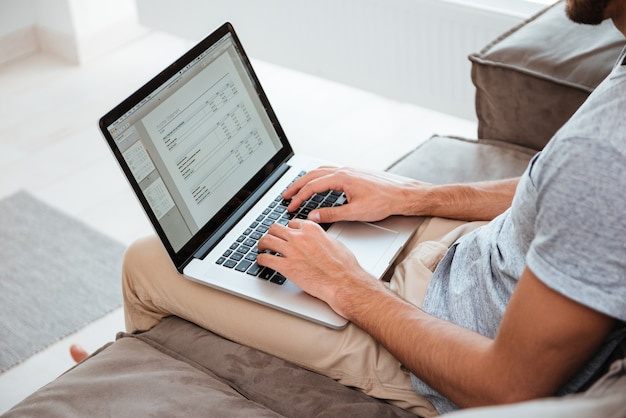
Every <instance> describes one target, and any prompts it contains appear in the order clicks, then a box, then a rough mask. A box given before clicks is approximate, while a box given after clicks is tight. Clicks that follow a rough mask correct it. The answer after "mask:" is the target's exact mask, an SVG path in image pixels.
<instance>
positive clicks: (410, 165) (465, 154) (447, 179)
mask: <svg viewBox="0 0 626 418" xmlns="http://www.w3.org/2000/svg"><path fill="white" fill-rule="evenodd" d="M536 153H537V151H536V150H534V149H530V148H525V147H522V146H519V145H514V144H510V143H507V142H502V141H494V140H488V139H480V140H471V139H464V138H458V137H445V136H433V137H431V138H430V139H429V140H427V141H426V142H424V143H423V144H421V145H420V146H418V147H417V148H416V149H415V150H413V151H411V152H410V153H408V154H406V155H405V156H404V157H402V158H400V159H399V160H398V161H396V162H395V163H393V164H392V165H391V166H390V167H389V168H388V169H387V170H388V171H389V172H392V173H395V174H399V175H402V176H405V177H410V178H414V179H416V180H420V181H424V182H427V183H433V184H446V183H469V182H474V181H483V180H497V179H503V178H510V177H517V176H520V175H521V174H522V173H523V172H524V170H525V169H526V166H527V165H528V162H529V161H530V159H531V158H532V157H533V156H534V155H535V154H536Z"/></svg>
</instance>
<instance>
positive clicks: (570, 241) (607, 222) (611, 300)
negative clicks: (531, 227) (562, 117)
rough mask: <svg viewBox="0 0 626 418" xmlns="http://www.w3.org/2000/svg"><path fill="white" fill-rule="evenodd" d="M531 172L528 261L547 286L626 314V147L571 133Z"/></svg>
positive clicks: (619, 316)
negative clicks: (533, 210)
mask: <svg viewBox="0 0 626 418" xmlns="http://www.w3.org/2000/svg"><path fill="white" fill-rule="evenodd" d="M567 142H569V144H567V145H570V146H562V147H560V149H559V152H558V153H550V152H545V151H544V153H543V155H542V156H541V158H538V159H537V160H536V161H535V163H534V165H533V167H532V169H531V170H530V172H529V175H530V177H531V182H532V183H533V185H534V187H535V189H536V192H537V217H536V220H535V238H534V240H533V241H532V243H531V245H530V248H529V252H528V257H527V263H528V267H529V268H530V270H531V271H532V272H533V273H534V274H535V275H536V276H537V277H538V278H539V279H540V280H541V281H542V282H544V283H545V284H546V285H548V286H549V287H550V288H552V289H554V290H556V291H558V292H560V293H561V294H563V295H565V296H567V297H569V298H571V299H573V300H576V301H578V302H579V303H582V304H584V305H586V306H589V307H591V308H593V309H595V310H597V311H600V312H603V313H605V314H607V315H610V316H613V317H615V318H617V319H621V320H623V321H626V303H625V302H626V218H625V216H626V210H625V209H626V165H625V161H626V158H625V155H624V150H620V149H617V148H615V147H613V146H611V145H610V142H609V141H607V142H606V143H601V142H599V141H596V140H589V139H577V138H574V139H568V140H567Z"/></svg>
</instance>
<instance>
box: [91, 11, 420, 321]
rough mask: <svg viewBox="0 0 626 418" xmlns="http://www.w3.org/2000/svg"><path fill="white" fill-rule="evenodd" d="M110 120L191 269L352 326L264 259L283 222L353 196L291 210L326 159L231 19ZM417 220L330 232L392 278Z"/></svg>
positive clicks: (108, 130)
mask: <svg viewBox="0 0 626 418" xmlns="http://www.w3.org/2000/svg"><path fill="white" fill-rule="evenodd" d="M99 126H100V130H101V132H102V134H103V136H104V137H105V139H106V141H107V143H108V144H109V146H110V148H111V150H112V151H113V155H114V156H115V158H116V159H117V161H118V162H119V164H120V166H121V168H122V171H123V172H124V174H125V175H126V177H127V179H128V181H129V183H130V185H131V186H132V189H133V190H134V192H135V194H136V195H137V198H138V200H139V202H140V203H141V205H142V206H143V208H144V210H145V212H146V214H147V216H148V218H149V220H150V222H151V223H152V226H153V227H154V229H155V231H156V233H157V234H158V236H159V237H160V239H161V241H162V243H163V246H164V247H165V249H166V250H167V253H168V254H169V256H170V258H171V260H172V262H173V264H174V266H175V267H176V269H177V270H178V271H179V272H180V273H182V274H183V275H184V276H185V277H186V278H188V279H190V280H194V281H196V282H199V283H203V284H205V285H207V286H211V287H214V288H217V289H220V290H222V291H225V292H229V293H232V294H235V295H238V296H240V297H243V298H247V299H249V300H253V301H255V302H258V303H261V304H264V305H267V306H271V307H273V308H275V309H279V310H282V311H285V312H288V313H291V314H293V315H296V316H299V317H302V318H306V319H308V320H311V321H314V322H317V323H320V324H323V325H326V326H328V327H331V328H342V327H344V326H345V325H346V324H347V320H346V319H344V318H342V317H341V316H339V315H337V314H336V313H335V312H334V311H333V310H332V309H331V308H330V307H329V306H328V305H327V304H326V303H324V302H322V301H320V300H319V299H317V298H314V297H312V296H310V295H308V294H306V293H305V292H303V291H302V290H300V289H299V288H298V287H297V286H296V285H295V284H294V283H292V282H291V281H289V280H288V279H286V278H285V277H283V276H282V275H280V273H278V272H275V271H272V270H269V269H266V268H263V267H262V266H259V265H258V264H257V263H256V261H255V258H256V251H257V248H256V242H257V241H258V239H259V238H260V237H261V236H262V235H263V234H264V233H265V232H266V231H267V229H268V228H269V226H270V225H271V224H272V223H273V222H279V223H282V224H283V225H285V224H287V223H288V222H289V220H290V219H291V218H293V217H299V218H306V215H307V213H308V211H310V210H312V209H313V208H315V207H318V206H331V205H337V204H342V203H344V202H345V196H344V195H343V194H342V193H340V192H338V191H328V192H327V193H322V194H320V195H316V196H314V197H313V198H312V199H310V200H309V201H308V202H306V204H304V205H303V206H301V208H300V210H299V211H297V213H288V212H287V211H286V209H285V208H286V204H287V202H284V201H283V199H282V197H281V196H280V195H281V193H282V192H283V191H284V190H285V188H286V187H287V186H288V185H289V184H290V183H291V182H292V181H294V179H296V178H297V177H298V176H301V175H302V174H303V173H305V172H306V171H308V170H311V169H314V168H316V167H318V166H320V165H321V164H323V163H326V162H324V161H318V160H315V159H311V158H307V157H303V156H300V155H294V152H293V149H292V147H291V145H290V144H289V141H288V140H287V137H286V136H285V133H284V132H283V129H282V128H281V126H280V124H279V122H278V119H277V117H276V115H275V113H274V111H273V110H272V107H271V106H270V103H269V101H268V98H267V97H266V95H265V93H264V91H263V88H262V87H261V84H260V83H259V80H258V78H257V76H256V75H255V73H254V70H253V69H252V66H251V64H250V60H249V59H248V57H247V55H246V53H245V52H244V49H243V47H242V45H241V42H240V40H239V39H238V37H237V35H236V33H235V31H234V29H233V27H232V25H231V24H230V23H225V24H224V25H222V26H221V27H220V28H218V29H217V30H216V31H215V32H213V33H212V34H211V35H209V36H208V37H206V38H205V39H204V40H202V41H201V42H200V43H198V44H197V45H196V46H195V47H193V48H192V49H191V50H190V51H189V52H187V53H186V54H184V55H183V56H182V57H180V58H179V59H178V60H176V61H175V62H174V63H173V64H171V65H170V66H169V67H167V68H166V69H165V70H163V71H162V72H161V73H159V74H158V75H156V76H155V77H154V78H153V79H152V80H150V81H148V82H147V83H146V84H145V85H144V86H143V87H141V88H140V89H139V90H137V91H136V92H135V93H133V94H132V95H131V96H130V97H128V98H127V99H126V100H124V101H123V102H122V103H120V104H119V105H117V106H116V107H115V108H114V109H112V110H111V111H110V112H108V113H107V114H106V115H104V116H103V117H102V118H101V119H100V121H99ZM419 222H420V221H419V218H409V217H390V218H388V219H386V220H384V221H381V222H377V223H361V222H337V223H335V224H332V225H327V226H326V227H327V233H328V234H330V235H332V236H333V237H336V238H337V239H339V240H340V241H342V242H343V243H344V244H345V245H347V246H348V248H350V250H352V252H354V254H355V256H356V258H357V260H358V261H359V263H360V264H361V266H362V267H363V268H364V269H365V270H367V271H368V272H370V273H371V274H373V275H374V276H376V277H379V278H382V277H383V276H384V274H385V272H387V271H388V269H389V267H390V265H391V263H392V262H393V260H394V259H395V257H396V256H397V255H398V253H399V252H400V251H401V249H402V248H403V246H404V245H405V243H406V242H407V240H408V239H410V237H411V236H412V235H413V233H414V232H415V230H416V228H417V226H418V225H419Z"/></svg>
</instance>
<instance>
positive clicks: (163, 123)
mask: <svg viewBox="0 0 626 418" xmlns="http://www.w3.org/2000/svg"><path fill="white" fill-rule="evenodd" d="M100 124H101V129H103V133H104V134H105V137H107V139H108V140H109V143H110V145H111V147H112V148H113V151H114V153H115V154H116V156H117V158H118V160H120V163H121V164H122V168H123V169H124V171H126V174H127V176H128V177H129V181H130V182H131V185H133V187H134V188H135V190H136V192H137V193H138V196H139V197H140V200H141V201H142V203H143V205H144V207H145V208H146V211H147V212H148V215H149V216H150V217H151V220H152V221H153V224H155V222H156V224H155V227H156V228H157V232H158V233H159V234H161V235H164V237H165V238H166V243H169V245H170V246H171V248H168V250H169V251H170V253H179V252H180V251H181V250H183V249H184V247H185V246H186V245H187V244H189V243H190V242H191V241H192V237H194V236H195V235H196V234H197V233H198V232H199V231H201V230H202V229H203V228H211V229H213V230H215V229H217V228H218V227H219V226H220V225H221V224H222V223H223V222H224V221H225V219H226V218H227V217H228V216H229V215H230V213H232V212H233V211H234V209H235V208H236V207H237V206H239V205H240V204H241V202H242V201H243V200H245V199H246V198H247V197H248V196H249V195H250V194H251V193H252V192H253V191H254V190H255V189H256V188H257V187H258V186H259V185H260V183H261V182H262V181H263V179H265V178H266V177H267V175H268V173H270V172H271V171H273V170H274V169H275V168H276V167H277V165H278V164H279V163H280V162H281V161H283V160H285V159H286V158H288V156H290V155H291V148H290V147H289V144H288V143H287V141H286V139H285V137H284V133H283V131H282V129H281V128H280V126H279V124H278V122H277V120H276V117H275V115H274V113H273V112H272V110H271V107H270V105H269V103H268V101H267V98H266V97H265V94H264V93H263V91H262V89H261V87H260V85H259V82H258V79H257V78H256V76H255V75H254V72H253V70H252V68H251V66H250V64H249V61H248V59H247V57H246V56H245V53H244V52H243V49H242V47H241V44H240V43H239V41H238V39H237V37H236V35H235V34H234V32H233V30H232V27H231V26H230V25H228V24H226V25H224V26H222V28H220V29H218V30H217V31H216V32H215V33H213V34H212V35H210V36H209V37H207V38H206V39H205V40H203V41H202V42H200V44H198V45H197V46H196V47H194V48H193V49H192V50H191V51H190V52H189V53H187V54H186V55H184V56H183V57H182V58H181V59H179V60H177V61H176V63H174V64H173V65H172V66H170V67H168V68H167V69H166V70H165V71H163V72H162V73H161V74H159V75H158V76H157V77H155V78H154V79H153V80H151V81H150V82H148V83H147V84H146V85H145V86H144V87H142V88H141V89H140V90H139V91H138V92H136V93H135V94H133V95H132V96H131V97H130V98H129V99H127V100H126V101H125V102H124V103H122V104H121V105H119V106H118V107H117V108H116V109H114V110H113V111H111V112H109V114H108V115H106V116H105V117H103V118H102V120H101V122H100ZM162 238H163V237H162ZM196 244H197V243H196ZM166 246H167V245H166ZM188 255H189V254H186V255H185V257H187V256H188Z"/></svg>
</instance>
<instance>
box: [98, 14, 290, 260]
mask: <svg viewBox="0 0 626 418" xmlns="http://www.w3.org/2000/svg"><path fill="white" fill-rule="evenodd" d="M229 34H230V35H231V37H232V40H233V42H234V45H235V48H236V49H237V52H238V55H239V57H240V58H241V63H242V64H243V66H244V68H245V70H246V72H247V75H248V76H249V79H250V82H251V83H252V85H253V87H254V91H255V92H256V94H257V97H258V99H259V100H260V102H261V104H262V106H263V108H264V110H265V111H266V114H267V117H268V118H269V120H270V122H271V125H272V127H273V129H274V130H275V133H276V135H277V137H278V139H279V140H280V143H281V145H282V147H281V149H280V150H279V151H278V152H277V153H276V154H275V155H274V156H273V157H272V158H271V159H270V160H269V161H268V162H267V163H266V164H265V165H264V166H263V167H262V168H261V169H260V170H259V171H258V172H257V173H256V174H255V175H254V176H253V177H252V179H251V180H250V181H249V182H247V183H246V184H245V185H244V186H243V187H242V188H241V189H240V190H239V192H238V193H237V194H236V195H235V196H234V197H233V198H232V199H230V200H229V201H228V202H227V203H226V205H225V206H224V207H223V208H222V209H221V210H219V211H218V212H217V213H216V215H214V216H213V217H212V218H211V219H210V220H209V221H208V222H207V223H206V224H205V225H204V226H202V227H201V228H200V229H199V231H197V232H196V233H195V234H193V236H192V237H191V238H190V239H189V240H188V241H187V242H186V243H185V244H184V245H183V246H182V247H181V248H180V249H179V250H178V251H176V250H175V249H174V247H173V246H172V244H171V242H170V240H169V239H168V237H167V235H166V234H165V231H164V230H163V228H162V227H161V224H160V223H159V220H158V219H157V217H156V215H155V213H154V211H153V210H152V208H151V207H150V204H149V203H148V201H147V199H146V197H145V196H144V194H143V191H142V190H141V188H140V186H139V184H138V182H137V181H136V180H135V178H134V176H133V174H132V172H131V170H130V167H129V166H128V164H127V163H126V161H125V159H124V156H123V155H122V153H121V151H120V149H119V148H118V146H117V145H116V143H115V141H114V139H113V137H112V135H111V134H110V132H109V131H108V129H107V128H108V127H109V126H111V124H113V123H114V122H115V121H117V120H119V119H120V118H121V117H122V116H123V115H125V114H126V113H127V112H129V111H130V110H131V109H133V108H134V107H135V106H137V104H139V103H141V102H142V101H143V100H144V99H145V98H146V97H148V96H150V95H151V94H152V93H153V92H154V91H155V90H157V89H158V88H159V87H161V86H162V85H163V84H164V83H166V82H167V81H168V80H170V79H171V78H172V77H173V76H175V75H176V74H177V73H178V72H179V71H181V70H182V69H183V68H185V66H187V65H188V64H190V63H191V62H192V61H194V59H196V58H197V57H198V56H200V55H201V54H202V53H203V52H205V51H206V50H207V49H209V48H211V46H213V45H215V44H216V43H217V42H219V41H220V40H221V39H223V38H224V37H225V36H227V35H229ZM99 127H100V131H101V133H102V134H103V136H104V137H105V139H106V141H107V143H108V144H109V147H110V148H111V150H112V152H113V154H114V156H115V158H116V159H117V161H118V162H119V164H120V166H121V168H122V170H123V171H124V174H125V176H126V178H127V180H128V182H129V183H130V185H131V187H132V188H133V190H134V192H135V194H136V196H137V198H138V199H139V201H140V203H141V205H142V206H143V208H144V211H145V212H146V215H147V216H148V218H149V220H150V222H151V223H152V226H153V227H154V229H155V231H156V233H157V234H158V235H159V237H160V239H161V241H162V242H163V245H164V247H165V249H166V250H167V253H168V254H169V256H170V258H171V259H172V262H173V263H174V265H175V266H176V268H177V270H178V271H180V272H182V270H183V268H184V266H185V265H186V264H187V263H189V261H191V259H192V258H194V256H197V255H196V252H197V250H198V249H199V248H200V247H203V244H205V243H206V242H207V241H211V242H217V241H219V238H221V237H218V236H216V234H219V235H223V234H224V233H225V232H227V230H228V229H230V228H229V227H228V226H229V225H232V224H234V223H236V221H237V219H233V217H234V216H236V215H237V214H241V210H238V209H240V208H241V206H242V205H243V204H244V203H245V202H247V201H249V200H250V198H251V196H255V195H257V194H258V191H259V189H260V188H261V186H262V185H263V183H264V181H265V180H266V179H267V178H268V177H272V174H273V173H275V172H276V171H278V170H279V169H281V167H283V166H284V164H285V163H286V162H287V161H288V160H289V159H290V158H291V157H292V156H293V149H292V147H291V145H290V144H289V141H288V140H287V137H286V135H285V132H284V131H283V129H282V126H281V125H280V123H279V121H278V118H277V117H276V114H275V112H274V110H273V108H272V106H271V104H270V102H269V99H268V98H267V95H266V94H265V91H264V90H263V87H262V86H261V83H260V82H259V79H258V77H257V75H256V73H255V71H254V69H253V68H252V64H251V62H250V59H249V57H248V55H247V54H246V52H245V50H244V48H243V46H242V44H241V41H240V40H239V37H238V36H237V34H236V33H235V30H234V28H233V26H232V24H231V23H229V22H226V23H224V24H223V25H222V26H220V27H219V28H218V29H217V30H215V31H214V32H213V33H211V34H210V35H209V36H207V37H206V38H204V39H203V40H202V41H200V42H199V43H198V44H197V45H196V46H194V47H193V48H191V49H190V50H189V51H188V52H187V53H185V54H184V55H182V56H181V57H180V58H178V59H177V60H176V61H174V62H173V63H172V64H171V65H169V66H168V67H167V68H166V69H164V70H163V71H161V72H160V73H159V74H157V75H156V76H155V77H153V78H152V79H151V80H150V81H148V82H147V83H146V84H144V85H143V86H142V87H140V88H139V89H138V90H137V91H136V92H134V93H133V94H131V95H130V96H129V97H128V98H127V99H125V100H124V101H123V102H121V103H120V104H119V105H117V106H116V107H115V108H113V109H112V110H111V111H109V112H108V113H107V114H106V115H104V116H103V117H102V118H100V121H99ZM225 226H227V227H225ZM206 247H207V246H206V245H204V248H203V250H205V251H208V250H209V249H210V248H206Z"/></svg>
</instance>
